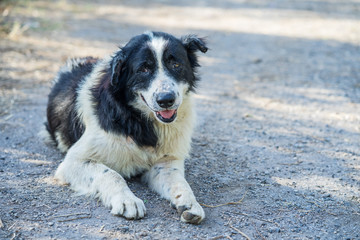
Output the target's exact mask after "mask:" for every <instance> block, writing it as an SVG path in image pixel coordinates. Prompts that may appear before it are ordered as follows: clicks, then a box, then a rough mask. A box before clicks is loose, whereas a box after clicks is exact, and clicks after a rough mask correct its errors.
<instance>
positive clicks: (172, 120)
mask: <svg viewBox="0 0 360 240" xmlns="http://www.w3.org/2000/svg"><path fill="white" fill-rule="evenodd" d="M207 50H208V47H207V46H206V42H205V41H204V39H203V38H198V37H197V36H195V35H188V36H185V37H182V38H176V37H174V36H172V35H170V34H167V33H163V32H145V33H144V34H141V35H138V36H135V37H133V38H131V39H130V41H129V42H128V43H127V44H125V46H123V47H121V48H120V49H119V50H118V51H117V52H116V53H115V54H113V55H112V56H110V57H108V58H104V59H97V58H93V57H86V58H79V59H72V60H69V61H68V62H67V64H66V65H65V66H64V67H62V68H61V69H60V71H59V73H58V75H57V77H56V78H55V80H54V85H53V87H52V89H51V92H50V94H49V100H48V106H47V122H46V124H45V125H46V130H47V132H48V134H49V137H50V138H51V140H52V141H53V142H54V143H55V144H56V146H57V148H58V149H59V150H60V151H62V152H64V153H66V155H65V158H64V160H63V161H62V163H61V164H60V165H59V167H58V169H57V170H56V173H55V178H56V179H58V180H59V181H60V182H61V183H64V184H68V185H70V187H71V188H72V189H73V190H75V191H76V192H78V193H80V194H86V195H90V196H93V197H97V198H99V199H100V200H101V201H102V203H103V204H104V205H105V206H106V207H109V208H111V213H112V214H114V215H117V216H122V217H125V218H126V219H140V218H143V217H144V216H145V214H146V209H145V205H144V203H143V201H142V200H141V199H139V198H137V197H136V196H135V195H134V193H132V192H131V190H130V189H129V187H128V186H127V184H126V181H125V179H127V178H130V177H132V176H136V175H139V174H141V176H142V180H144V181H145V182H146V183H148V185H149V186H150V187H151V188H152V189H153V190H154V191H156V192H158V193H159V194H160V195H161V196H162V197H163V198H165V199H168V200H170V202H171V205H172V206H173V207H174V208H176V209H177V211H178V213H179V215H180V219H181V221H183V222H187V223H193V224H198V223H200V222H201V221H202V220H203V219H204V217H205V213H204V210H203V209H202V207H201V206H200V204H199V203H198V202H197V201H196V198H195V196H194V194H193V192H192V190H191V188H190V186H189V184H188V183H187V181H186V180H185V177H184V160H185V159H186V158H188V157H189V151H190V145H191V135H192V132H193V127H194V124H195V111H194V107H193V95H194V91H195V88H196V86H197V83H198V81H199V76H198V74H197V69H198V67H199V66H200V65H199V63H198V58H197V52H198V51H200V52H202V53H205V52H207Z"/></svg>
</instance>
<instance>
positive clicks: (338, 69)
mask: <svg viewBox="0 0 360 240" xmlns="http://www.w3.org/2000/svg"><path fill="white" fill-rule="evenodd" d="M0 13H1V18H0V19H1V21H0V27H1V28H0V30H1V35H0V220H1V221H0V239H246V237H245V235H247V236H248V238H250V239H360V174H359V171H360V1H359V0H347V1H335V0H322V1H320V0H319V1H318V0H316V1H281V0H275V1H266V0H254V1H247V0H225V1H215V0H211V1H190V0H180V1H166V0H159V1H151V2H150V1H146V0H136V1H130V0H124V1H106V2H102V1H99V0H97V1H75V0H74V1H70V0H69V1H66V0H63V1H45V0H42V1H25V0H19V1H15V3H14V1H1V2H0ZM145 30H160V31H165V32H170V33H172V34H174V35H176V36H181V35H185V34H189V33H195V34H197V35H199V36H207V39H208V42H209V47H210V48H211V50H210V51H209V52H208V53H207V54H205V55H202V56H201V58H200V61H201V63H202V68H201V71H200V72H201V76H202V83H201V85H200V87H199V90H198V93H197V96H196V99H197V113H198V127H197V130H196V131H195V134H194V136H193V150H192V154H191V158H190V159H188V160H187V161H186V171H187V172H186V176H187V179H188V181H189V183H190V185H191V187H192V188H193V190H194V193H195V195H196V196H197V199H198V201H199V202H201V203H202V204H207V205H218V204H223V203H228V202H234V201H239V200H242V201H241V202H240V203H239V204H235V205H225V206H219V207H215V208H210V207H204V209H205V212H206V219H205V221H204V222H203V223H202V224H201V225H198V226H194V225H189V224H184V223H181V222H180V221H179V216H178V215H177V213H176V212H175V210H173V209H172V208H170V207H169V203H168V202H167V201H166V200H164V199H161V198H159V196H158V195H157V194H155V193H153V192H152V191H150V190H149V189H148V188H147V187H146V186H144V185H142V184H141V183H140V181H139V179H132V180H130V181H129V186H130V188H131V189H132V190H133V191H134V192H135V194H136V195H137V196H138V197H140V198H141V199H143V200H144V201H145V205H146V207H147V212H148V213H147V216H146V217H145V218H144V219H142V220H139V221H127V220H125V219H123V218H120V217H115V216H112V215H111V214H110V211H109V209H107V208H105V207H103V206H102V205H101V204H100V203H99V202H98V201H97V200H94V199H90V198H87V197H84V196H76V194H75V193H74V192H72V191H71V190H70V189H68V188H66V187H63V186H59V185H57V184H55V182H54V180H53V179H52V176H53V174H54V171H55V169H56V167H57V166H58V165H59V163H60V162H61V160H62V158H63V155H61V154H60V153H59V152H58V151H57V150H56V149H54V148H52V147H50V146H46V145H45V144H44V143H43V142H42V141H41V139H40V138H39V137H38V136H37V133H38V132H39V130H40V129H41V128H42V126H43V122H44V121H45V109H46V103H47V95H48V93H49V88H50V86H51V80H52V78H53V77H54V75H55V73H56V71H57V70H58V69H59V67H60V66H61V65H62V64H63V63H64V61H65V60H66V59H67V58H68V57H76V56H88V55H92V56H98V57H102V56H105V55H107V54H111V53H112V52H113V51H115V50H116V48H117V46H119V45H121V44H122V43H125V42H126V41H127V40H129V39H130V38H131V37H132V36H134V35H137V34H140V33H142V32H144V31H145Z"/></svg>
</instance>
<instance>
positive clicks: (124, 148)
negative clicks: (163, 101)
mask: <svg viewBox="0 0 360 240" xmlns="http://www.w3.org/2000/svg"><path fill="white" fill-rule="evenodd" d="M189 130H190V129H189ZM189 130H187V129H186V128H185V129H184V128H182V129H181V128H173V127H162V128H157V134H158V143H157V146H156V147H146V146H145V147H140V146H138V145H137V144H136V143H135V142H134V141H133V140H132V139H131V138H130V137H124V136H117V135H113V134H108V133H103V134H105V136H104V135H103V134H101V135H103V136H101V135H98V136H97V141H96V142H95V144H96V145H95V146H94V147H96V149H97V151H96V155H97V156H96V159H97V161H101V162H102V163H104V164H105V165H107V166H109V167H110V168H112V169H114V170H116V171H117V172H119V173H120V174H121V175H123V176H124V177H131V176H133V175H136V174H138V173H140V172H144V171H146V170H149V169H150V168H151V167H152V166H154V165H155V164H156V163H158V162H165V161H171V160H179V159H185V158H186V157H187V156H188V153H189V151H190V141H191V133H190V131H189ZM93 144H94V142H93Z"/></svg>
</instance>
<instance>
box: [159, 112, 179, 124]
mask: <svg viewBox="0 0 360 240" xmlns="http://www.w3.org/2000/svg"><path fill="white" fill-rule="evenodd" d="M155 114H156V117H157V118H158V119H159V120H161V121H162V122H166V123H171V122H172V121H174V120H175V118H176V115H177V110H176V109H173V110H164V111H159V112H155Z"/></svg>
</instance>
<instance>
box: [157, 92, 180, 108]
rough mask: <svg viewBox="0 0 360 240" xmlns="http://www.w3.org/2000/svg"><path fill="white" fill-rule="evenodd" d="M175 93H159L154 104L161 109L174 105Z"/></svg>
mask: <svg viewBox="0 0 360 240" xmlns="http://www.w3.org/2000/svg"><path fill="white" fill-rule="evenodd" d="M175 98H176V96H175V93H174V92H162V93H159V94H158V95H157V97H156V102H157V103H158V104H159V106H160V107H162V108H169V107H171V106H172V105H174V103H175Z"/></svg>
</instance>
